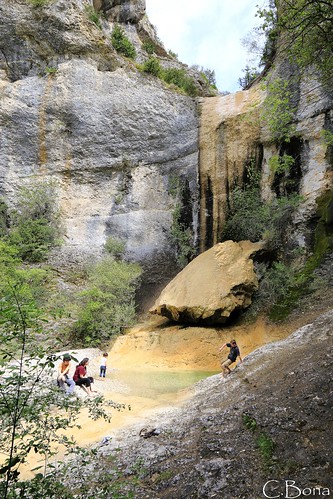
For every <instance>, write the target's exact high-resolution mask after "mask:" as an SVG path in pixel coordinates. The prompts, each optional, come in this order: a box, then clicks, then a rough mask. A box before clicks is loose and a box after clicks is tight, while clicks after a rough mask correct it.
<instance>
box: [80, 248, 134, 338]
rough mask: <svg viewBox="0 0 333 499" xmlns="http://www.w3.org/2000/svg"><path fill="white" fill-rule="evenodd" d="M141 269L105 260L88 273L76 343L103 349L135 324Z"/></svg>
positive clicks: (81, 295)
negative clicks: (113, 338)
mask: <svg viewBox="0 0 333 499" xmlns="http://www.w3.org/2000/svg"><path fill="white" fill-rule="evenodd" d="M140 274H141V268H140V266H139V265H137V264H134V263H127V262H123V261H121V262H120V261H116V260H114V259H113V258H112V257H106V258H104V259H103V260H101V261H99V262H98V263H96V264H95V265H93V266H92V267H91V268H90V269H89V271H88V286H87V289H86V290H85V291H83V292H81V293H80V295H79V296H78V302H79V306H80V311H79V314H78V320H77V323H76V324H75V326H74V330H73V334H74V337H75V339H76V340H77V341H79V342H84V343H85V344H90V345H100V344H101V343H103V342H105V341H107V340H108V339H110V338H111V336H112V335H114V334H117V333H119V332H121V331H122V330H123V328H125V327H128V326H130V325H132V324H133V321H134V318H135V302H134V298H135V292H136V288H137V286H138V284H139V277H140Z"/></svg>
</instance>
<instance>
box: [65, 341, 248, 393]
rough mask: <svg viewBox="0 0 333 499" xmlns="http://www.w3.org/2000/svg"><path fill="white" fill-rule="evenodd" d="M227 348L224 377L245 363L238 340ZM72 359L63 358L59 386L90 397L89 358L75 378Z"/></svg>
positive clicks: (103, 372) (103, 373)
mask: <svg viewBox="0 0 333 499" xmlns="http://www.w3.org/2000/svg"><path fill="white" fill-rule="evenodd" d="M225 347H228V348H229V349H230V350H229V354H228V358H227V359H226V360H224V361H222V362H221V366H222V374H223V375H226V374H230V373H231V369H230V366H231V364H233V363H234V362H235V361H236V359H237V357H239V360H240V362H241V363H242V362H243V360H242V357H241V355H240V351H239V348H238V346H237V343H236V340H231V341H230V343H225V344H224V345H222V346H221V347H220V349H219V351H220V352H221V351H222V350H224V348H225ZM107 357H108V354H107V353H106V352H105V353H103V356H102V358H101V362H100V371H99V377H100V379H104V378H105V376H106V361H107ZM71 359H72V357H71V356H70V354H68V353H66V354H65V355H64V356H63V360H62V362H61V363H60V365H59V369H58V378H57V383H58V386H59V387H60V388H62V389H63V390H64V391H65V392H66V393H67V395H70V394H72V393H73V392H74V388H75V386H76V385H77V386H81V387H82V388H83V389H84V390H85V391H86V392H87V394H88V395H89V396H90V395H91V394H92V393H93V392H94V391H95V390H93V389H92V386H91V385H92V384H93V383H94V378H92V377H91V376H87V365H88V363H89V359H88V357H85V358H84V359H83V360H81V362H80V363H79V364H78V365H77V366H76V368H75V372H74V375H73V378H71V377H70V375H69V371H70V367H71Z"/></svg>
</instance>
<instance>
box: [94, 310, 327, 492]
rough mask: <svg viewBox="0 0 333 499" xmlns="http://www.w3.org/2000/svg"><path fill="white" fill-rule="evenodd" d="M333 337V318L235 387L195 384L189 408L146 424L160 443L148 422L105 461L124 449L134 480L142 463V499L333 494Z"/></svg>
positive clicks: (270, 348) (276, 348) (124, 434)
mask: <svg viewBox="0 0 333 499" xmlns="http://www.w3.org/2000/svg"><path fill="white" fill-rule="evenodd" d="M332 333H333V310H331V311H329V312H326V313H325V314H323V315H321V316H319V317H318V318H317V319H316V320H314V322H313V323H311V324H309V325H306V326H304V327H302V328H300V329H299V330H297V331H296V332H295V333H293V334H292V335H291V336H290V337H289V338H287V339H286V340H283V341H280V342H276V343H273V344H270V345H266V346H264V347H262V348H260V349H258V350H256V351H255V352H253V353H252V354H250V355H249V356H247V357H246V359H245V361H244V364H243V366H241V367H237V368H236V369H235V370H234V372H233V373H232V374H231V375H230V376H228V377H227V378H222V377H221V376H220V375H216V376H213V377H210V378H208V379H206V380H203V381H201V382H199V383H198V384H196V385H195V387H194V388H193V396H192V397H191V398H190V399H189V400H188V401H187V402H186V403H185V405H184V406H183V407H180V408H173V409H169V410H166V411H160V412H159V413H158V414H155V416H154V417H152V418H151V419H150V420H149V421H147V422H146V423H147V424H146V427H147V428H148V429H153V428H157V429H158V431H157V433H158V434H157V435H153V436H151V437H148V438H144V437H142V436H141V437H140V435H139V432H140V429H141V428H142V422H141V423H138V424H137V425H136V426H133V427H132V428H131V429H130V430H129V429H128V428H127V429H124V430H121V431H119V432H118V433H117V434H115V435H114V437H113V439H112V440H111V442H109V443H108V445H105V446H103V447H101V452H103V454H104V455H105V456H107V455H110V454H113V453H114V452H115V449H118V450H117V464H118V466H119V469H120V470H121V471H122V473H123V474H124V475H125V477H127V478H130V477H131V476H132V475H133V473H134V474H135V473H137V466H136V465H137V463H138V462H140V463H141V464H140V469H141V475H140V476H141V481H140V484H139V485H137V486H136V490H135V497H136V498H138V499H139V498H143V497H145V498H152V499H153V498H170V499H171V498H172V499H174V498H177V499H181V498H184V499H185V498H186V499H188V498H213V497H216V498H225V499H232V498H244V499H251V498H253V499H257V498H259V497H265V495H264V491H265V493H266V496H269V495H270V496H274V495H275V496H276V497H285V496H286V493H287V492H288V491H286V486H288V487H289V488H290V490H289V494H290V496H291V494H292V493H294V496H292V497H297V494H298V490H303V489H305V493H304V495H310V494H309V490H310V492H311V493H312V492H315V493H316V494H317V495H326V496H327V495H328V490H327V489H328V488H329V489H330V493H331V494H333V480H332V477H333V473H332V471H333V469H332V468H333V466H332V464H333V463H332V448H333V438H332V437H333V435H332V433H333V428H332V399H333V388H332V385H331V381H332V371H333V369H332V367H333V357H332V351H333V344H332ZM106 462H107V460H106ZM133 466H134V467H135V466H136V472H133V471H132V470H133ZM269 480H275V481H274V482H269V483H268V484H267V486H266V489H264V491H263V488H264V486H265V483H267V482H268V481H269ZM286 480H289V481H294V482H295V483H294V484H292V482H290V483H289V482H286ZM272 487H275V489H274V492H273V489H272ZM292 487H294V488H292ZM296 487H298V489H297V488H296ZM316 487H317V488H316ZM318 487H321V488H318ZM313 488H315V490H314V491H313V490H312V489H313ZM277 494H280V495H279V496H278V495H277ZM312 495H314V494H312ZM298 496H299V495H298ZM110 497H111V496H110Z"/></svg>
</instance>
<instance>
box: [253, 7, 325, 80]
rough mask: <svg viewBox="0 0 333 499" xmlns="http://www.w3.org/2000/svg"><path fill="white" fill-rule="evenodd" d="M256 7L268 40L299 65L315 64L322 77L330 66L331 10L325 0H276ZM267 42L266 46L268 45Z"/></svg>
mask: <svg viewBox="0 0 333 499" xmlns="http://www.w3.org/2000/svg"><path fill="white" fill-rule="evenodd" d="M269 4H270V5H269V7H268V8H263V9H259V10H258V15H259V17H260V18H261V19H262V20H263V23H262V25H261V29H262V30H263V32H264V33H265V35H266V40H267V43H269V41H271V40H275V41H277V40H278V39H279V43H280V44H281V47H280V49H281V50H282V52H283V53H284V54H286V55H287V56H288V57H290V59H291V61H292V62H295V63H296V64H297V65H298V66H299V67H300V68H302V69H306V68H307V67H309V66H312V65H313V66H315V67H316V68H317V70H318V71H319V73H320V74H321V76H322V78H323V79H324V80H327V79H328V78H330V77H331V73H332V67H333V52H332V46H333V30H332V23H333V9H332V3H331V2H330V1H327V0H296V1H295V0H275V2H269ZM267 43H266V46H267Z"/></svg>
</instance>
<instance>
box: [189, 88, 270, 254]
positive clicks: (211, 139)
mask: <svg viewBox="0 0 333 499" xmlns="http://www.w3.org/2000/svg"><path fill="white" fill-rule="evenodd" d="M263 99H264V92H263V91H262V90H261V89H260V87H256V88H253V89H250V90H246V91H243V92H237V93H235V94H229V95H226V96H219V97H211V98H202V99H201V100H200V117H201V118H200V132H199V143H200V207H201V215H200V240H201V251H204V250H205V249H208V248H210V247H211V246H212V245H214V244H216V243H217V242H220V241H221V231H222V228H223V223H224V221H225V217H226V210H227V205H228V196H229V191H230V189H232V187H233V186H234V185H235V183H241V182H242V178H243V173H244V168H245V166H246V164H248V163H249V161H251V160H254V159H256V158H257V156H258V154H259V149H258V146H259V143H260V122H259V108H260V104H261V103H262V101H263Z"/></svg>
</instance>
